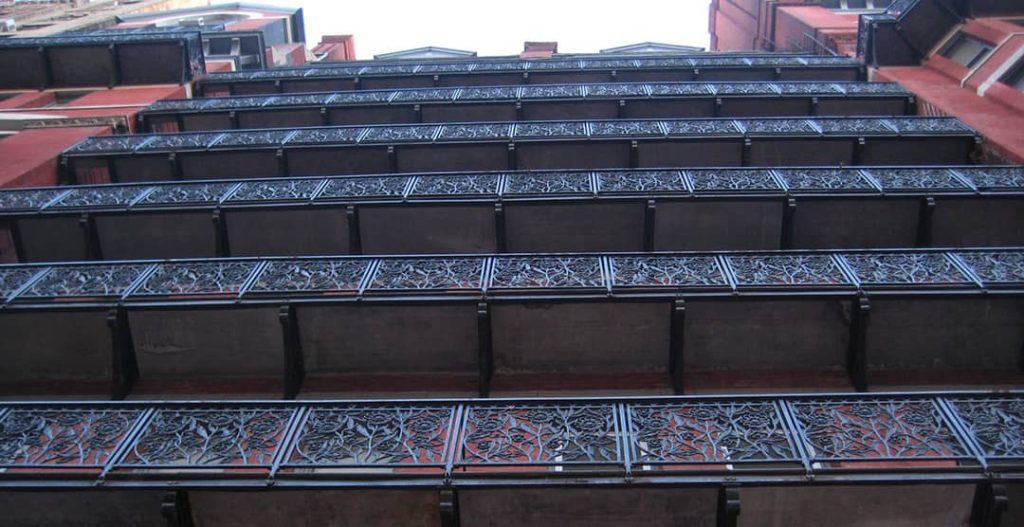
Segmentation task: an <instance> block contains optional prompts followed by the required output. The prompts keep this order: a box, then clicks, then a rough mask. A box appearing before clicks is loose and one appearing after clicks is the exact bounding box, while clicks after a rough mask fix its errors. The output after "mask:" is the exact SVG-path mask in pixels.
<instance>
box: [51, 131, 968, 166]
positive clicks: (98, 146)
mask: <svg viewBox="0 0 1024 527" xmlns="http://www.w3.org/2000/svg"><path fill="white" fill-rule="evenodd" d="M978 140H979V138H978V136H977V134H976V133H975V132H974V131H973V130H972V129H970V128H969V127H967V126H966V125H964V124H963V123H961V122H960V121H958V120H956V119H953V118H935V117H891V118H878V117H862V118H861V117H858V118H851V117H835V118H761V119H721V118H719V119H673V120H646V119H636V120H626V119H620V120H588V121H529V122H500V123H499V122H484V123H460V124H442V125H436V124H434V125H427V124H419V125H375V126H339V127H320V128H299V129H263V130H241V131H225V132H202V133H179V134H150V135H124V136H104V137H97V138H91V139H87V140H85V141H83V142H81V143H79V144H77V145H75V146H73V147H71V148H70V149H68V150H66V151H65V152H64V154H63V161H64V163H65V164H66V165H67V170H66V174H65V177H66V178H67V179H69V180H71V181H78V182H97V181H113V182H137V181H156V180H170V179H210V178H221V177H274V176H291V175H302V176H311V175H323V174H339V173H340V174H361V173H393V172H426V171H446V170H449V171H450V170H545V169H579V168H589V169H597V168H601V169H615V168H656V167H666V166H712V167H728V166H801V165H815V166H821V165H831V166H837V165H851V164H852V165H869V164H897V165H908V164H917V165H921V164H957V163H961V164H962V163H967V162H969V161H970V157H971V154H972V152H973V151H974V149H975V147H976V143H977V141H978Z"/></svg>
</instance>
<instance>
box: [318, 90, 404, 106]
mask: <svg viewBox="0 0 1024 527" xmlns="http://www.w3.org/2000/svg"><path fill="white" fill-rule="evenodd" d="M393 94H394V92H393V91H389V90H365V91H363V90H360V91H348V92H344V93H339V94H336V95H335V96H334V98H333V99H331V103H333V104H367V103H370V104H372V103H382V102H388V99H390V98H391V96H392V95H393Z"/></svg>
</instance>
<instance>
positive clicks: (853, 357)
mask: <svg viewBox="0 0 1024 527" xmlns="http://www.w3.org/2000/svg"><path fill="white" fill-rule="evenodd" d="M852 307H853V309H852V312H851V313H850V343H849V348H848V349H847V351H846V373H847V375H849V377H850V383H851V384H853V388H854V389H855V390H857V391H858V392H866V391H867V389H868V380H867V332H868V322H869V315H870V314H871V301H870V300H868V298H867V297H866V296H861V297H858V298H857V301H856V302H855V303H854V304H853V306H852Z"/></svg>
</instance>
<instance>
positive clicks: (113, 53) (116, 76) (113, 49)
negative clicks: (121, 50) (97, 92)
mask: <svg viewBox="0 0 1024 527" xmlns="http://www.w3.org/2000/svg"><path fill="white" fill-rule="evenodd" d="M107 54H108V55H107V56H108V57H109V62H110V81H109V85H108V87H110V88H113V87H114V86H117V85H118V84H120V83H121V61H120V60H118V58H117V45H116V44H110V45H108V46H107Z"/></svg>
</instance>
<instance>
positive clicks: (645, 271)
mask: <svg viewBox="0 0 1024 527" xmlns="http://www.w3.org/2000/svg"><path fill="white" fill-rule="evenodd" d="M611 264H612V286H614V287H708V286H711V287H716V286H717V287H728V285H729V282H728V281H727V280H726V278H725V275H724V274H723V273H722V268H721V267H720V266H719V264H718V259H717V258H715V257H714V256H613V257H611Z"/></svg>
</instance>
